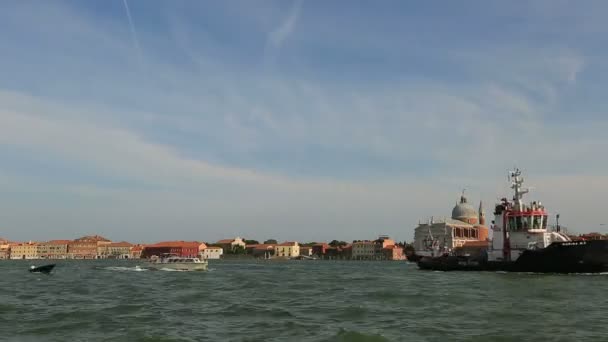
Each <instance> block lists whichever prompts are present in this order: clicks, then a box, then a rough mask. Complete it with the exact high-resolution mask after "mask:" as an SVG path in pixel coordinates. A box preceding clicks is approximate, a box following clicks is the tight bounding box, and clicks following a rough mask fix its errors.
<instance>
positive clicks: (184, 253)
mask: <svg viewBox="0 0 608 342" xmlns="http://www.w3.org/2000/svg"><path fill="white" fill-rule="evenodd" d="M201 244H202V243H201V242H198V241H163V242H158V243H155V244H153V245H146V246H145V247H144V250H143V251H142V254H141V256H142V258H150V257H151V256H154V255H156V256H161V255H162V254H175V255H177V256H180V257H184V258H196V257H198V256H199V247H200V246H201Z"/></svg>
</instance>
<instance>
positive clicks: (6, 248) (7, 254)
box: [0, 241, 11, 260]
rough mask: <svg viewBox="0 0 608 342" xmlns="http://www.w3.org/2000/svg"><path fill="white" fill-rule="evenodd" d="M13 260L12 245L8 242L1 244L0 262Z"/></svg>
mask: <svg viewBox="0 0 608 342" xmlns="http://www.w3.org/2000/svg"><path fill="white" fill-rule="evenodd" d="M10 258H11V245H10V243H9V242H8V241H7V242H1V243H0V260H6V259H10Z"/></svg>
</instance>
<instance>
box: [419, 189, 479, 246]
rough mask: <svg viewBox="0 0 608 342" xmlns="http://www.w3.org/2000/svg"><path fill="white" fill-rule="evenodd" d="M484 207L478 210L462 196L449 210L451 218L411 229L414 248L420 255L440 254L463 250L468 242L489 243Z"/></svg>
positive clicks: (431, 221) (421, 224)
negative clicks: (456, 249) (459, 248)
mask: <svg viewBox="0 0 608 342" xmlns="http://www.w3.org/2000/svg"><path fill="white" fill-rule="evenodd" d="M488 231H489V230H488V227H487V226H486V225H485V215H484V212H483V204H482V203H481V202H479V209H478V210H475V208H474V207H473V206H472V205H470V204H469V203H468V201H467V198H466V197H465V196H464V194H463V195H462V196H461V197H460V202H459V203H456V206H454V209H452V217H451V218H450V219H443V220H438V221H435V220H434V219H433V218H431V219H430V220H429V221H428V222H427V223H420V224H419V225H418V227H416V229H415V230H414V248H415V250H416V254H417V255H420V256H432V255H440V254H443V253H447V252H450V251H453V250H454V249H455V248H457V247H462V246H463V245H464V244H465V243H467V242H470V241H486V240H488Z"/></svg>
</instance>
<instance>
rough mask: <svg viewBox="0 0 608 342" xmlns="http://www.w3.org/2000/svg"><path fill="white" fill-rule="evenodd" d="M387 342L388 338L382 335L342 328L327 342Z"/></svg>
mask: <svg viewBox="0 0 608 342" xmlns="http://www.w3.org/2000/svg"><path fill="white" fill-rule="evenodd" d="M346 341H348V342H387V341H388V339H387V338H386V337H384V336H382V335H374V334H363V333H360V332H357V331H348V330H344V329H340V331H338V333H337V334H336V335H335V336H332V337H331V338H329V339H327V340H326V342H346Z"/></svg>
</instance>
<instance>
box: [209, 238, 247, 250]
mask: <svg viewBox="0 0 608 342" xmlns="http://www.w3.org/2000/svg"><path fill="white" fill-rule="evenodd" d="M214 245H216V246H219V247H222V249H223V250H224V254H228V253H230V252H232V250H234V249H235V248H237V247H242V248H245V247H246V246H247V245H246V244H245V241H244V240H243V239H241V238H240V237H235V238H234V239H224V240H220V241H218V242H216V243H215V244H214Z"/></svg>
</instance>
